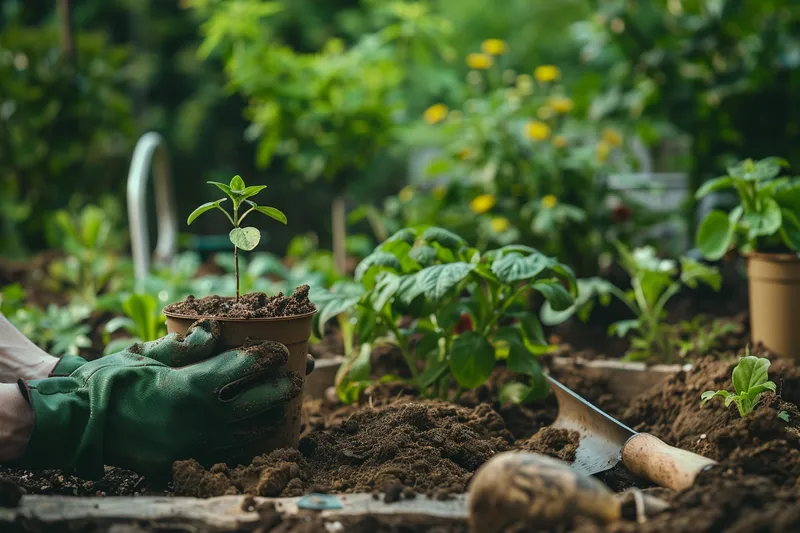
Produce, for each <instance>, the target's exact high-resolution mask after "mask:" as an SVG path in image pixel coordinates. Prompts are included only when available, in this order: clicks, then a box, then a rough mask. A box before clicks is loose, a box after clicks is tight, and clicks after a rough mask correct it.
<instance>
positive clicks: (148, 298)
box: [103, 293, 167, 355]
mask: <svg viewBox="0 0 800 533" xmlns="http://www.w3.org/2000/svg"><path fill="white" fill-rule="evenodd" d="M162 307H163V305H162V304H161V303H160V302H159V300H158V297H156V296H154V295H152V294H136V293H134V294H130V295H128V296H127V297H125V298H124V299H123V300H122V309H123V311H124V313H125V316H118V317H114V318H112V319H111V320H109V321H108V323H107V324H106V326H105V329H104V335H103V340H104V342H105V343H106V347H105V349H104V350H103V355H108V354H112V353H116V352H119V351H121V350H123V349H124V348H126V347H127V346H130V345H131V344H134V343H137V342H146V341H154V340H156V339H160V338H161V337H163V336H164V335H166V334H167V326H166V323H165V320H166V318H165V317H164V315H163V314H162V313H161V308H162ZM118 332H125V333H127V334H128V335H129V336H128V337H118V338H114V339H113V340H112V338H111V336H112V335H115V334H117V333H118Z"/></svg>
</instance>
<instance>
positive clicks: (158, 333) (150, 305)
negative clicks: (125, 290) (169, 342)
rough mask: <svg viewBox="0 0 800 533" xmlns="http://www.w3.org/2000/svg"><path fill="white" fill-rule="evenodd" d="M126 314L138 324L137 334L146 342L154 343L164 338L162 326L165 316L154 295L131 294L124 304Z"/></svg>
mask: <svg viewBox="0 0 800 533" xmlns="http://www.w3.org/2000/svg"><path fill="white" fill-rule="evenodd" d="M122 308H123V310H124V311H125V314H126V315H128V317H130V318H131V320H133V322H134V323H135V324H136V332H135V334H136V335H137V336H138V337H140V338H141V339H142V340H145V341H154V340H156V339H158V338H160V337H162V334H163V331H162V329H163V328H162V327H161V325H162V324H163V323H164V316H163V315H162V314H161V311H160V309H159V308H160V305H159V303H158V299H157V298H156V297H155V296H153V295H152V294H131V295H130V296H128V298H126V299H125V301H124V302H123V303H122Z"/></svg>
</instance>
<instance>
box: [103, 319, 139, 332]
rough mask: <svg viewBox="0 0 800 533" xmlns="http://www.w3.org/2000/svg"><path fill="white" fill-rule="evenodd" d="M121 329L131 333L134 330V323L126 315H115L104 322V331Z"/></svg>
mask: <svg viewBox="0 0 800 533" xmlns="http://www.w3.org/2000/svg"><path fill="white" fill-rule="evenodd" d="M121 329H124V330H125V331H127V332H128V333H130V334H131V335H133V334H135V332H136V324H135V323H134V322H133V320H131V319H130V318H128V317H126V316H115V317H114V318H112V319H111V320H109V321H108V322H107V323H106V326H105V328H104V331H105V332H106V333H116V332H117V331H119V330H121Z"/></svg>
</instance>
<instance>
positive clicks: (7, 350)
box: [0, 313, 58, 383]
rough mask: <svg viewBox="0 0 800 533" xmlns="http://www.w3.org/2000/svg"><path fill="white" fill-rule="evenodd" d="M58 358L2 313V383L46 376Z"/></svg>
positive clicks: (0, 362) (0, 317)
mask: <svg viewBox="0 0 800 533" xmlns="http://www.w3.org/2000/svg"><path fill="white" fill-rule="evenodd" d="M56 362H58V359H57V358H56V357H53V356H52V355H50V354H48V353H47V352H45V351H44V350H42V349H41V348H39V347H38V346H36V345H35V344H33V343H32V342H31V341H30V340H28V338H27V337H26V336H25V335H23V334H22V333H20V332H19V331H18V330H17V328H15V327H14V326H13V325H12V324H11V322H9V321H8V319H6V317H4V316H3V314H2V313H0V383H14V382H16V381H17V380H18V379H41V378H46V377H47V376H48V375H49V374H50V372H51V371H52V370H53V367H55V366H56Z"/></svg>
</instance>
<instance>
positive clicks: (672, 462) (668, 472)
mask: <svg viewBox="0 0 800 533" xmlns="http://www.w3.org/2000/svg"><path fill="white" fill-rule="evenodd" d="M622 463H623V464H624V465H625V467H626V468H627V469H628V470H630V471H631V472H633V473H634V474H637V475H639V476H642V477H644V478H646V479H649V480H650V481H652V482H653V483H656V484H657V485H659V486H661V487H667V488H669V489H673V490H684V489H688V488H689V487H691V486H692V484H693V483H694V479H695V477H697V474H698V473H700V472H701V471H703V470H705V469H707V468H709V467H710V466H711V465H714V464H716V461H713V460H711V459H708V458H707V457H703V456H702V455H697V454H696V453H692V452H687V451H686V450H681V449H680V448H675V447H674V446H670V445H669V444H667V443H666V442H664V441H662V440H661V439H659V438H658V437H654V436H653V435H650V434H648V433H638V434H636V435H634V436H633V437H631V438H630V439H628V442H626V443H625V446H623V448H622Z"/></svg>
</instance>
